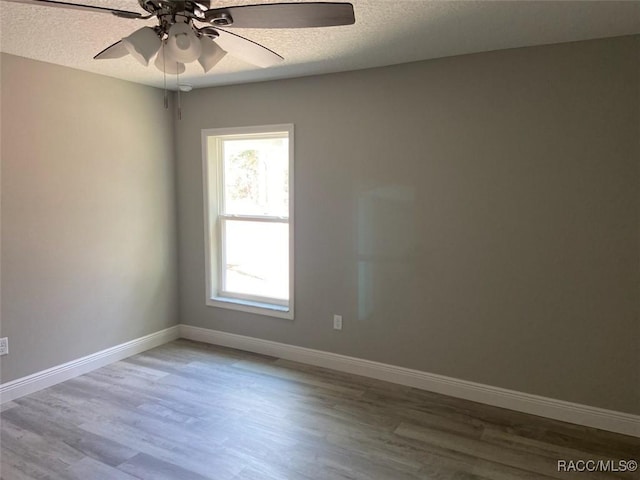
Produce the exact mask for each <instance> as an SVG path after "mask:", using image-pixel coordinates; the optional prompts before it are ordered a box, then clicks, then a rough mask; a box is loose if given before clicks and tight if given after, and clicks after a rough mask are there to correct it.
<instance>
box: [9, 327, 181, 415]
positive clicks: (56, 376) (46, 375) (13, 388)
mask: <svg viewBox="0 0 640 480" xmlns="http://www.w3.org/2000/svg"><path fill="white" fill-rule="evenodd" d="M179 331H180V329H179V327H178V326H177V325H176V326H174V327H169V328H166V329H164V330H160V331H159V332H155V333H151V334H149V335H145V336H144V337H140V338H136V339H135V340H131V341H129V342H125V343H121V344H120V345H116V346H115V347H111V348H107V349H105V350H101V351H100V352H96V353H92V354H91V355H87V356H86V357H82V358H78V359H76V360H72V361H70V362H67V363H63V364H62V365H57V366H55V367H52V368H48V369H46V370H42V371H40V372H37V373H34V374H33V375H28V376H26V377H22V378H18V379H16V380H13V381H11V382H7V383H3V384H2V385H0V404H2V403H6V402H9V401H11V400H15V399H16V398H20V397H22V396H24V395H29V394H30V393H33V392H37V391H38V390H42V389H43V388H47V387H50V386H52V385H55V384H57V383H60V382H64V381H65V380H69V379H71V378H74V377H77V376H79V375H82V374H83V373H87V372H90V371H91V370H95V369H96V368H100V367H104V366H105V365H108V364H110V363H113V362H117V361H118V360H122V359H123V358H127V357H130V356H131V355H135V354H136V353H140V352H144V351H145V350H149V349H150V348H154V347H157V346H159V345H162V344H164V343H167V342H170V341H172V340H175V339H177V338H178V334H179Z"/></svg>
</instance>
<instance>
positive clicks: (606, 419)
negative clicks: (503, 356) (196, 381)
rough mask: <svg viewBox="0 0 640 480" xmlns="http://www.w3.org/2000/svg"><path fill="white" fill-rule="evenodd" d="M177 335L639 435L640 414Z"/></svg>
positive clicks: (211, 333)
mask: <svg viewBox="0 0 640 480" xmlns="http://www.w3.org/2000/svg"><path fill="white" fill-rule="evenodd" d="M179 335H180V337H182V338H186V339H189V340H195V341H198V342H204V343H210V344H214V345H221V346H225V347H231V348H237V349H240V350H245V351H249V352H254V353H260V354H263V355H270V356H273V357H278V358H283V359H286V360H293V361H296V362H301V363H306V364H309V365H315V366H318V367H325V368H330V369H333V370H338V371H340V372H347V373H353V374H356V375H362V376H365V377H370V378H376V379H378V380H385V381H388V382H393V383H397V384H400V385H405V386H409V387H415V388H419V389H422V390H428V391H430V392H436V393H441V394H443V395H449V396H452V397H457V398H463V399H465V400H471V401H474V402H480V403H484V404H487V405H493V406H496V407H502V408H507V409H510V410H516V411H518V412H524V413H529V414H532V415H539V416H541V417H547V418H552V419H555V420H560V421H564V422H569V423H575V424H578V425H584V426H587V427H594V428H599V429H602V430H609V431H612V432H617V433H622V434H625V435H632V436H635V437H640V416H638V415H632V414H628V413H623V412H616V411H613V410H606V409H604V408H597V407H590V406H588V405H581V404H578V403H572V402H566V401H563V400H556V399H553V398H547V397H541V396H538V395H531V394H529V393H522V392H517V391H514V390H507V389H505V388H499V387H492V386H490V385H483V384H481V383H475V382H470V381H467V380H459V379H457V378H451V377H446V376H444V375H437V374H433V373H427V372H423V371H420V370H412V369H410V368H403V367H396V366H394V365H388V364H384V363H379V362H372V361H370V360H363V359H360V358H354V357H348V356H346V355H339V354H336V353H330V352H323V351H320V350H313V349H310V348H303V347H297V346H294V345H288V344H285V343H278V342H272V341H269V340H261V339H259V338H253V337H246V336H243V335H235V334H232V333H226V332H221V331H217V330H209V329H206V328H199V327H192V326H190V325H179Z"/></svg>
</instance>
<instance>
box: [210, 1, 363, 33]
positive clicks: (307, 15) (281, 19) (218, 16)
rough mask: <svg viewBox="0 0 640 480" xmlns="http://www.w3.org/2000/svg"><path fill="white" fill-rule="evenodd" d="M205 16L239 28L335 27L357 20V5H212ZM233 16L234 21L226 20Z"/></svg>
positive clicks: (332, 3)
mask: <svg viewBox="0 0 640 480" xmlns="http://www.w3.org/2000/svg"><path fill="white" fill-rule="evenodd" d="M204 15H205V20H206V21H207V22H211V23H212V24H213V25H218V26H222V27H224V26H227V27H237V28H306V27H331V26H337V25H351V24H353V23H355V21H356V18H355V15H354V13H353V5H351V4H350V3H338V2H326V3H325V2H312V3H270V4H263V5H239V6H237V7H226V8H212V9H210V10H207V11H206V12H205V14H204ZM229 17H230V18H231V20H232V23H230V24H229V23H225V22H228V19H229Z"/></svg>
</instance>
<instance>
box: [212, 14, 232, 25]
mask: <svg viewBox="0 0 640 480" xmlns="http://www.w3.org/2000/svg"><path fill="white" fill-rule="evenodd" d="M207 21H208V22H209V23H211V24H212V25H215V26H217V27H229V26H231V25H233V17H232V16H231V14H229V13H227V12H216V14H215V15H214V16H211V17H209V18H207Z"/></svg>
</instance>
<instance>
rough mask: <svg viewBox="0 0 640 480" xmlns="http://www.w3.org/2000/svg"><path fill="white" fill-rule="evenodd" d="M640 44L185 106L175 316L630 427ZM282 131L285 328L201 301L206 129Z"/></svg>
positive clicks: (637, 274)
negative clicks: (610, 412)
mask: <svg viewBox="0 0 640 480" xmlns="http://www.w3.org/2000/svg"><path fill="white" fill-rule="evenodd" d="M639 49H640V38H638V37H622V38H616V39H606V40H598V41H588V42H580V43H573V44H562V45H553V46H543V47H535V48H526V49H516V50H507V51H499V52H491V53H483V54H478V55H469V56H463V57H456V58H447V59H440V60H434V61H428V62H420V63H414V64H406V65H400V66H393V67H388V68H381V69H375V70H364V71H357V72H350V73H342V74H334V75H327V76H317V77H308V78H300V79H294V80H282V81H274V82H267V83H259V84H249V85H241V86H231V87H224V88H211V89H203V90H197V91H193V92H191V93H190V94H188V95H184V97H183V115H184V116H183V120H182V121H180V122H177V152H178V170H177V174H178V218H179V229H178V230H179V246H180V250H179V251H180V254H179V258H180V273H179V285H180V305H181V307H180V310H181V311H180V315H181V321H182V322H183V323H186V324H190V325H196V326H202V327H207V328H213V329H219V330H223V331H226V332H233V333H238V334H243V335H250V336H254V337H259V338H264V339H269V340H275V341H280V342H285V343H290V344H295V345H300V346H304V347H311V348H316V349H321V350H326V351H330V352H337V353H341V354H347V355H352V356H356V357H361V358H366V359H371V360H377V361H381V362H387V363H391V364H394V365H400V366H404V367H411V368H416V369H421V370H426V371H428V372H434V373H439V374H444V375H449V376H452V377H456V378H461V379H467V380H472V381H476V382H481V383H485V384H489V385H495V386H499V387H505V388H510V389H515V390H519V391H523V392H530V393H534V394H539V395H544V396H549V397H554V398H559V399H564V400H568V401H574V402H579V403H584V404H589V405H594V406H599V407H605V408H610V409H615V410H621V411H626V412H632V413H640V397H639V391H638V390H639V386H640V378H639V371H640V368H639V365H640V349H639V348H638V347H639V345H640V332H639V328H640V326H639V304H638V285H639V282H640V271H639V268H640V267H639V265H640V258H639V253H640V249H639V242H638V240H639V236H638V233H639V231H638V225H639V224H638V219H639V214H640V208H639V207H640V205H639V197H638V192H639V189H638V180H639V161H640V160H639V159H640V146H639V141H638V131H639V90H638V89H639V84H640V78H639V75H638V53H637V52H638V51H639ZM288 122H292V123H294V124H295V127H296V139H295V140H296V158H295V161H296V176H295V189H296V204H295V209H296V226H295V228H296V245H295V256H296V266H295V269H296V318H295V320H294V321H288V320H281V319H275V318H270V317H261V316H256V315H251V314H245V313H240V312H234V311H229V310H221V309H217V308H213V307H206V306H205V285H204V281H205V272H204V268H205V260H204V240H203V212H202V211H203V201H202V173H201V172H202V166H201V161H202V160H201V146H200V130H201V129H203V128H212V127H232V126H245V125H261V124H274V123H288ZM333 313H340V314H342V315H343V316H344V329H343V331H342V332H337V331H334V330H332V314H333Z"/></svg>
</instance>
